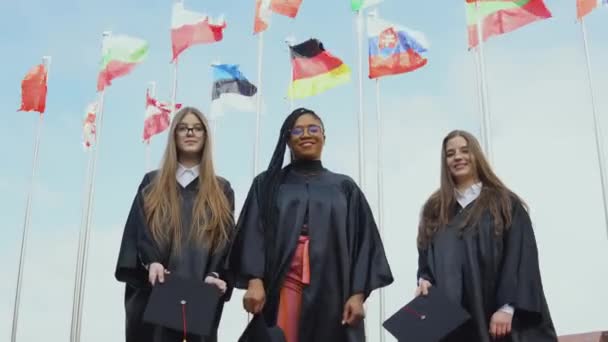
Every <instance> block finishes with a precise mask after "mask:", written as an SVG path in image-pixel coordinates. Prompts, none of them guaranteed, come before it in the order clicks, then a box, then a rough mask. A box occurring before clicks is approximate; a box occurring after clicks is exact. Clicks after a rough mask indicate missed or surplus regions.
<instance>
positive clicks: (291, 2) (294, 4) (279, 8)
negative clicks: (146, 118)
mask: <svg viewBox="0 0 608 342" xmlns="http://www.w3.org/2000/svg"><path fill="white" fill-rule="evenodd" d="M301 4H302V0H272V2H271V3H270V9H271V10H272V11H273V12H274V13H277V14H280V15H285V16H288V17H290V18H295V17H296V15H297V14H298V10H299V9H300V5H301Z"/></svg>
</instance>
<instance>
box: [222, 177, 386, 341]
mask: <svg viewBox="0 0 608 342" xmlns="http://www.w3.org/2000/svg"><path fill="white" fill-rule="evenodd" d="M283 172H284V173H286V174H284V176H285V177H284V178H283V179H284V181H283V182H282V184H281V186H280V188H279V191H278V197H277V203H276V207H275V210H276V212H277V214H278V216H277V217H278V221H277V222H278V229H277V234H276V243H275V248H274V252H273V253H269V252H267V250H265V248H264V235H263V231H262V226H261V218H260V215H262V213H261V212H260V207H259V205H260V203H259V200H260V198H261V197H260V190H261V189H260V186H261V179H262V177H264V173H262V174H261V175H259V176H258V177H256V178H255V179H254V181H253V185H252V186H251V189H250V191H249V194H248V196H247V199H246V200H245V203H244V205H243V209H242V211H241V215H240V218H239V220H238V223H237V233H236V234H237V235H236V238H235V240H234V241H235V243H234V245H233V247H232V252H231V256H230V268H231V272H234V273H235V275H236V278H237V282H236V286H237V287H239V288H242V289H246V288H247V282H248V280H249V279H251V278H260V279H263V282H264V287H265V290H266V303H265V306H264V310H263V314H264V316H265V320H266V322H268V324H269V325H275V324H276V321H277V313H278V304H279V295H280V289H281V287H282V284H283V281H284V278H285V276H286V273H287V272H288V270H289V266H290V263H291V260H292V257H293V255H294V252H295V249H296V245H297V241H298V237H299V235H300V232H301V227H302V225H303V224H304V222H305V219H306V217H307V218H308V219H307V220H308V223H307V224H308V236H309V238H310V247H309V248H310V249H309V260H310V284H309V285H308V286H306V287H305V288H304V291H303V295H302V312H301V318H300V328H299V336H300V338H299V340H300V342H316V341H319V342H320V341H335V342H355V341H365V332H364V324H363V322H361V323H360V324H358V325H356V326H353V327H345V326H342V324H341V321H342V312H343V309H344V304H345V303H346V301H347V300H348V299H349V298H350V296H351V295H353V294H356V293H362V294H364V296H365V298H367V297H368V296H369V294H370V293H371V292H372V291H373V290H375V289H378V288H380V287H384V286H387V285H389V284H391V283H392V282H393V276H392V273H391V270H390V267H389V264H388V261H387V259H386V256H385V252H384V247H383V245H382V241H381V239H380V235H379V233H378V229H377V227H376V224H375V222H374V218H373V215H372V212H371V210H370V208H369V205H368V203H367V201H366V199H365V196H364V195H363V193H362V192H361V190H360V189H359V187H358V186H357V185H356V183H355V182H354V181H353V180H352V179H351V178H350V177H348V176H345V175H341V174H336V173H333V172H330V171H328V170H327V169H323V168H322V167H321V168H320V170H318V172H317V174H316V175H314V176H306V175H304V174H302V173H299V172H298V171H296V170H292V169H291V167H290V166H288V167H286V168H285V169H283ZM307 209H308V210H307ZM267 258H269V260H266V259H267ZM266 262H268V264H269V265H273V266H271V267H269V269H266V266H265V264H266Z"/></svg>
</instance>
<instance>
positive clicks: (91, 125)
mask: <svg viewBox="0 0 608 342" xmlns="http://www.w3.org/2000/svg"><path fill="white" fill-rule="evenodd" d="M98 107H99V105H98V104H97V102H93V103H91V104H89V105H88V106H87V110H86V114H85V116H84V123H83V126H82V144H83V146H84V149H85V151H88V150H89V149H91V147H93V145H94V144H95V141H96V140H97V127H96V123H95V122H96V121H95V120H96V119H97V109H98Z"/></svg>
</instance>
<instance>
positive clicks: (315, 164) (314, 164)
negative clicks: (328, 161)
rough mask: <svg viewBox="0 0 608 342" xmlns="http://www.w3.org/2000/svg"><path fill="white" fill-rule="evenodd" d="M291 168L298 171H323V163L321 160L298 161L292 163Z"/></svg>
mask: <svg viewBox="0 0 608 342" xmlns="http://www.w3.org/2000/svg"><path fill="white" fill-rule="evenodd" d="M291 166H292V167H293V169H294V170H296V171H304V172H307V171H321V170H323V163H322V162H321V161H320V160H307V159H296V160H294V161H292V162H291Z"/></svg>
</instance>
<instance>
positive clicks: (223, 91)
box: [211, 64, 258, 118]
mask: <svg viewBox="0 0 608 342" xmlns="http://www.w3.org/2000/svg"><path fill="white" fill-rule="evenodd" d="M212 67H213V90H212V91H211V116H212V117H214V118H215V117H218V116H221V115H223V112H224V107H230V108H232V109H234V110H236V111H241V112H255V111H256V100H257V92H258V88H257V87H256V86H255V85H253V84H251V82H249V80H247V78H245V76H243V74H242V73H241V71H240V70H239V66H238V65H236V64H214V65H212Z"/></svg>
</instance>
